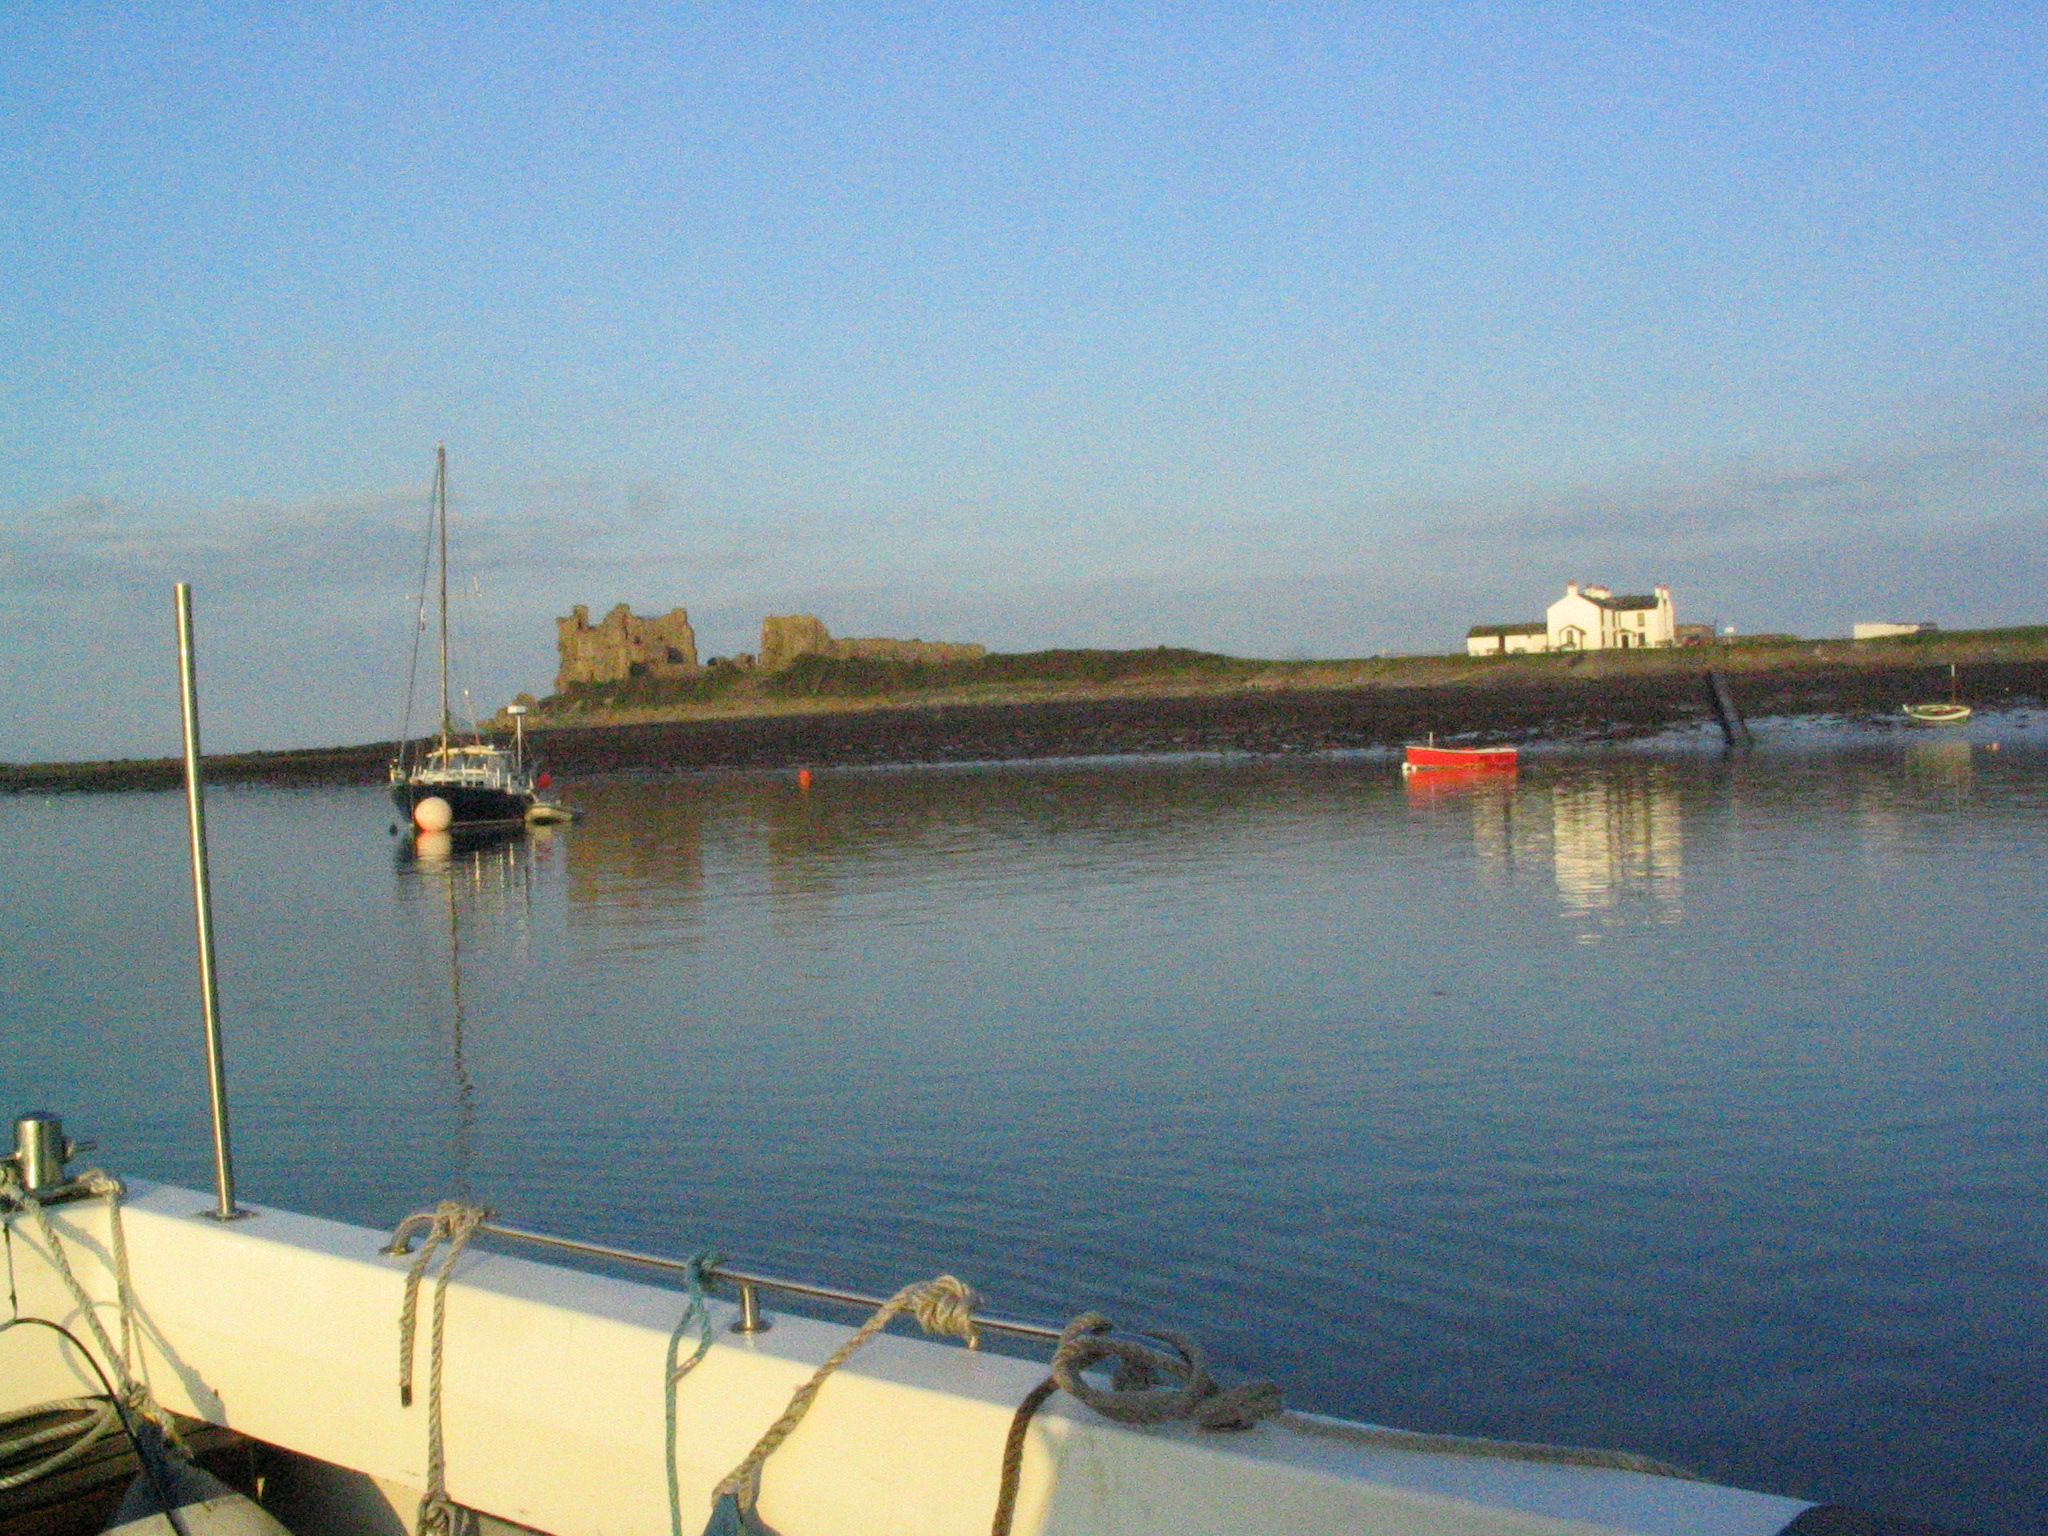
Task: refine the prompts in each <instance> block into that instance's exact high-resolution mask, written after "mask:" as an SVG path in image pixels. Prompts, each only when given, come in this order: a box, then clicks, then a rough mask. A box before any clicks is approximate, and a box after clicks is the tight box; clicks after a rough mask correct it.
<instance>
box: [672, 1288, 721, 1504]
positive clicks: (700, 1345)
mask: <svg viewBox="0 0 2048 1536" xmlns="http://www.w3.org/2000/svg"><path fill="white" fill-rule="evenodd" d="M724 1262H725V1256H724V1255H723V1254H718V1253H713V1252H711V1250H709V1249H708V1248H707V1249H704V1250H702V1251H701V1252H698V1253H693V1254H691V1255H690V1257H689V1260H688V1263H689V1266H690V1304H689V1305H688V1306H687V1307H685V1308H683V1315H682V1317H681V1318H679V1319H678V1320H677V1322H676V1326H675V1331H674V1332H673V1333H671V1334H670V1335H669V1336H668V1358H667V1360H666V1361H665V1362H664V1364H663V1369H662V1374H661V1380H662V1395H663V1399H664V1403H663V1407H664V1410H665V1413H666V1422H667V1425H668V1434H667V1438H666V1441H665V1448H666V1451H667V1455H668V1529H669V1536H683V1490H682V1484H681V1482H680V1481H679V1479H678V1477H677V1475H676V1383H677V1382H679V1381H681V1380H682V1379H683V1378H684V1377H685V1376H687V1375H689V1374H690V1372H691V1371H693V1370H695V1369H696V1366H697V1362H698V1361H699V1360H702V1359H703V1358H704V1356H705V1354H706V1353H707V1352H708V1351H709V1350H710V1348H711V1314H710V1312H709V1311H707V1310H706V1309H705V1306H704V1272H705V1271H706V1270H707V1269H712V1268H714V1267H716V1266H717V1265H720V1264H723V1263H724ZM692 1323H695V1324H696V1325H697V1352H696V1353H695V1354H693V1355H691V1356H690V1358H689V1359H688V1360H680V1359H679V1357H680V1356H681V1354H682V1351H683V1335H684V1334H686V1333H688V1332H689V1331H690V1325H691V1324H692Z"/></svg>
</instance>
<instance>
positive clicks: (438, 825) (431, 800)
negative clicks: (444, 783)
mask: <svg viewBox="0 0 2048 1536" xmlns="http://www.w3.org/2000/svg"><path fill="white" fill-rule="evenodd" d="M412 824H413V825H414V826H416V827H418V828H419V829H420V830H421V831H422V832H446V831H447V830H448V829H449V828H450V827H451V826H453V825H454V824H455V807H454V806H452V805H450V804H449V803H448V802H447V801H446V800H443V799H442V798H441V797H440V796H439V795H429V796H427V798H426V799H424V800H422V801H420V802H419V803H418V804H417V805H415V806H414V807H413V808H412Z"/></svg>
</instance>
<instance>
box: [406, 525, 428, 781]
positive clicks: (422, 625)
mask: <svg viewBox="0 0 2048 1536" xmlns="http://www.w3.org/2000/svg"><path fill="white" fill-rule="evenodd" d="M432 500H433V498H432V496H431V495H429V497H428V506H429V511H428V513H427V539H426V544H425V547H424V548H422V549H421V550H420V601H419V607H418V609H417V610H416V612H415V614H414V617H413V624H412V664H411V665H410V666H408V667H407V668H406V669H405V715H404V718H403V719H401V720H400V721H399V722H398V756H399V760H400V761H401V762H402V761H404V759H405V754H406V749H407V748H408V747H410V746H411V745H412V705H413V698H414V695H415V694H416V693H417V692H418V690H419V681H420V639H421V637H422V636H424V635H425V634H426V632H427V578H428V577H429V576H430V575H432V574H433V570H434V516H433V512H432V510H431V508H432Z"/></svg>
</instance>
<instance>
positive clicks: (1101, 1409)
mask: <svg viewBox="0 0 2048 1536" xmlns="http://www.w3.org/2000/svg"><path fill="white" fill-rule="evenodd" d="M1113 1327H1114V1324H1112V1323H1111V1322H1110V1320H1109V1319H1108V1318H1106V1317H1104V1316H1103V1315H1102V1314H1101V1313H1099V1312H1084V1313H1083V1314H1082V1315H1081V1316H1079V1317H1077V1318H1075V1319H1074V1320H1073V1321H1072V1322H1071V1323H1069V1324H1067V1326H1066V1327H1065V1329H1063V1330H1062V1331H1061V1333H1060V1342H1059V1346H1058V1348H1057V1349H1055V1350H1054V1351H1053V1357H1052V1367H1051V1373H1050V1374H1049V1375H1048V1376H1047V1377H1046V1378H1045V1380H1043V1381H1041V1382H1040V1383H1039V1384H1038V1385H1037V1386H1035V1387H1033V1388H1032V1389H1031V1391H1030V1392H1029V1393H1027V1394H1026V1395H1025V1398H1024V1400H1023V1401H1022V1402H1021V1403H1019V1404H1018V1405H1017V1412H1016V1414H1015V1415H1014V1416H1013V1417H1012V1418H1011V1420H1010V1432H1009V1435H1008V1436H1007V1437H1006V1438H1005V1440H1004V1442H1003V1467H1002V1476H1001V1480H1000V1482H999V1484H998V1487H997V1490H996V1512H995V1519H994V1521H993V1522H992V1524H991V1525H990V1527H989V1530H990V1536H1010V1527H1011V1524H1012V1522H1013V1521H1014V1519H1015V1517H1016V1510H1017V1490H1018V1485H1019V1483H1020V1481H1021V1479H1022V1474H1023V1467H1024V1439H1025V1434H1026V1431H1028V1430H1029V1429H1030V1427H1031V1420H1032V1419H1033V1417H1034V1416H1035V1415H1036V1414H1037V1413H1038V1410H1039V1409H1040V1408H1042V1407H1044V1406H1045V1403H1046V1401H1047V1399H1049V1398H1050V1397H1051V1396H1052V1395H1053V1393H1055V1392H1065V1393H1066V1394H1067V1395H1068V1396H1070V1397H1073V1398H1076V1399H1078V1400H1079V1401H1081V1402H1083V1403H1086V1404H1087V1405H1088V1406H1089V1407H1090V1408H1092V1409H1094V1410H1095V1411H1096V1412H1097V1413H1099V1414H1101V1415H1102V1416H1103V1417H1104V1418H1106V1419H1111V1420H1113V1421H1115V1422H1116V1423H1119V1424H1134V1425H1158V1424H1167V1423H1171V1422H1173V1421H1175V1420H1178V1419H1185V1420H1187V1421H1188V1422H1190V1423H1192V1424H1194V1425H1195V1426H1196V1427H1197V1428H1200V1429H1212V1430H1238V1429H1250V1428H1251V1427H1252V1426H1253V1425H1255V1424H1258V1423H1261V1422H1264V1421H1268V1420H1270V1421H1272V1422H1273V1423H1276V1424H1283V1425H1285V1426H1286V1427H1287V1428H1289V1429H1295V1430H1300V1431H1302V1432H1303V1433H1305V1434H1311V1435H1317V1436H1320V1437H1322V1438H1324V1439H1329V1440H1343V1441H1347V1442H1349V1443H1351V1444H1353V1445H1366V1446H1371V1447H1373V1448H1374V1449H1376V1450H1394V1451H1428V1452H1434V1453H1437V1454H1442V1455H1453V1456H1484V1457H1492V1458H1495V1459H1499V1460H1507V1461H1533V1462H1547V1463H1550V1464H1553V1465H1564V1466H1580V1467H1604V1468H1609V1469H1613V1470H1617V1471H1624V1472H1642V1473H1648V1474H1651V1475H1654V1476H1658V1477H1676V1478H1686V1479H1695V1480H1696V1479H1697V1477H1698V1474H1697V1473H1694V1472H1688V1471H1685V1470H1684V1469H1683V1468H1680V1467H1674V1466H1671V1465H1669V1464H1668V1463H1666V1462H1661V1461H1657V1460H1655V1459H1653V1458H1651V1457H1648V1456H1642V1455H1638V1454H1636V1453H1635V1452H1633V1451H1610V1450H1597V1449H1587V1448H1581V1447H1578V1446H1569V1445H1537V1444H1531V1443H1527V1442H1524V1441H1517V1440H1488V1439H1483V1438H1480V1437H1477V1436H1466V1435H1424V1434H1415V1433H1411V1432H1409V1431H1407V1430H1399V1429H1375V1428H1373V1427H1371V1426H1370V1425H1364V1424H1347V1423H1345V1422H1343V1421H1342V1420H1339V1419H1325V1418H1321V1417H1318V1416H1317V1415H1314V1414H1305V1413H1297V1412H1294V1411H1292V1410H1291V1409H1289V1408H1288V1407H1287V1406H1286V1403H1285V1401H1284V1400H1283V1399H1282V1397H1281V1393H1280V1389H1279V1387H1277V1386H1275V1385H1274V1384H1273V1383H1272V1382H1270V1381H1250V1382H1242V1383H1239V1384H1238V1385H1236V1386H1230V1387H1225V1386H1222V1385H1221V1384H1219V1383H1218V1382H1217V1381H1216V1379H1215V1378H1214V1377H1213V1376H1211V1375H1210V1374H1209V1367H1208V1358H1207V1356H1206V1355H1205V1354H1204V1353H1203V1351H1202V1349H1201V1347H1200V1346H1199V1345H1197V1344H1196V1343H1195V1342H1194V1341H1193V1340H1192V1339H1189V1338H1188V1337H1187V1336H1186V1335H1184V1334H1179V1333H1174V1332H1171V1331H1169V1330H1166V1329H1159V1330H1156V1331H1154V1332H1152V1333H1150V1334H1148V1335H1147V1338H1149V1339H1155V1340H1157V1341H1158V1342H1159V1344H1163V1345H1164V1346H1165V1348H1163V1349H1162V1348H1159V1347H1157V1346H1156V1345H1154V1344H1152V1343H1141V1342H1139V1341H1138V1340H1136V1339H1132V1338H1128V1337H1126V1338H1117V1337H1114V1336H1113V1335H1112V1333H1111V1329H1112V1328H1113ZM1102 1365H1108V1366H1111V1367H1112V1368H1113V1370H1112V1375H1111V1378H1110V1385H1109V1386H1108V1387H1102V1386H1099V1385H1097V1384H1096V1383H1095V1382H1092V1381H1090V1380H1089V1379H1088V1378H1087V1377H1086V1376H1085V1375H1083V1374H1082V1373H1083V1372H1085V1371H1087V1370H1089V1369H1090V1368H1092V1367H1095V1366H1102ZM707 1536H710V1533H707Z"/></svg>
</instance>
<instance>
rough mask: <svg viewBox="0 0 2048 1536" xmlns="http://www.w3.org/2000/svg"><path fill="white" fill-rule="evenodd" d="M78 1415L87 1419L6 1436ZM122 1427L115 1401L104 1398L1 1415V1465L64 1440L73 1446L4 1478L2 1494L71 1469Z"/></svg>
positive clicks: (73, 1399) (59, 1401)
mask: <svg viewBox="0 0 2048 1536" xmlns="http://www.w3.org/2000/svg"><path fill="white" fill-rule="evenodd" d="M75 1413H82V1414H84V1415H85V1416H86V1417H85V1418H84V1419H71V1418H67V1419H63V1420H61V1421H59V1422H58V1423H54V1424H48V1425H45V1426H44V1427H43V1428H41V1429H35V1430H30V1431H28V1432H27V1433H26V1434H19V1435H15V1436H13V1437H12V1438H9V1437H8V1436H7V1435H6V1434H5V1430H6V1429H7V1428H8V1426H10V1425H14V1424H26V1423H28V1422H29V1421H30V1420H33V1419H39V1418H42V1417H43V1416H44V1415H46V1414H75ZM120 1427H121V1411H120V1409H118V1408H117V1407H115V1406H114V1403H113V1400H112V1399H111V1398H104V1397H60V1398H55V1399H53V1400H52V1401H50V1402H47V1403H38V1404H37V1405H36V1406H35V1407H33V1408H21V1409H17V1410H15V1411H14V1412H13V1413H0V1461H14V1460H16V1459H18V1458H20V1457H22V1456H26V1455H27V1454H28V1453H29V1452H30V1451H33V1450H36V1449H38V1448H39V1447H41V1446H45V1445H53V1444H55V1443H57V1442H58V1441H60V1440H69V1441H70V1442H71V1443H70V1444H69V1445H67V1446H65V1447H64V1448H63V1449H62V1450H60V1451H57V1452H56V1453H54V1454H53V1455H50V1456H46V1457H44V1458H43V1459H42V1460H41V1461H39V1462H36V1463H35V1464H34V1465H33V1466H29V1467H25V1468H23V1469H22V1470H21V1471H19V1472H9V1473H8V1474H6V1475H5V1476H4V1477H0V1493H5V1492H7V1490H8V1489H10V1488H19V1487H22V1486H23V1485H24V1484H27V1483H32V1482H34V1481H35V1480H36V1479H37V1478H39V1477H42V1476H43V1475H45V1474H46V1473H50V1472H55V1471H57V1470H58V1469H59V1468H62V1467H68V1466H70V1465H71V1463H72V1462H74V1461H76V1460H78V1459H79V1457H81V1456H83V1455H84V1454H85V1453H86V1452H87V1451H89V1450H91V1449H92V1448H93V1447H94V1446H96V1445H98V1444H99V1443H100V1442H101V1441H102V1440H104V1439H106V1438H107V1436H109V1435H111V1434H112V1433H113V1432H114V1431H115V1430H117V1429H119V1428H120Z"/></svg>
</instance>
